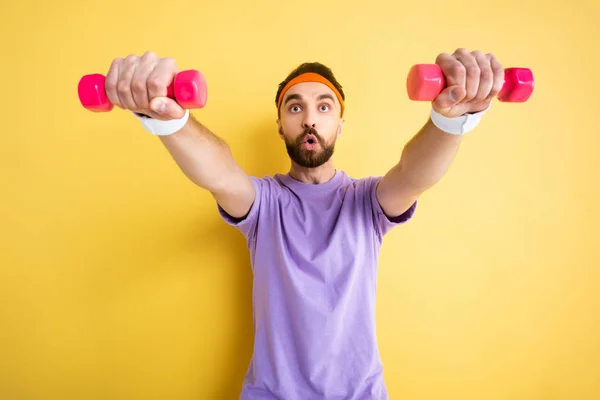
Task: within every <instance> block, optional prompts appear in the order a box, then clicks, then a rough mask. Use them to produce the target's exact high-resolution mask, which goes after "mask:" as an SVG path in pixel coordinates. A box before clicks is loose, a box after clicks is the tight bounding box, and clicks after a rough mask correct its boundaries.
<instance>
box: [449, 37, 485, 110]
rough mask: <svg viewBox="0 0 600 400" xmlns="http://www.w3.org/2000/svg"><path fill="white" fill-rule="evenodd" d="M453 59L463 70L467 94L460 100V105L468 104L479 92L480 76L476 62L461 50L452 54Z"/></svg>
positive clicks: (471, 55)
mask: <svg viewBox="0 0 600 400" xmlns="http://www.w3.org/2000/svg"><path fill="white" fill-rule="evenodd" d="M454 57H455V58H456V59H457V60H458V61H459V62H460V63H461V64H462V65H463V66H464V68H465V89H466V91H467V94H466V96H465V97H464V98H463V99H462V103H466V102H470V101H471V100H473V98H474V97H475V96H476V95H477V91H478V90H479V77H480V74H481V71H480V70H479V65H477V61H476V60H475V57H474V56H473V54H471V53H469V52H468V51H467V50H465V49H462V48H461V49H458V50H456V51H455V52H454Z"/></svg>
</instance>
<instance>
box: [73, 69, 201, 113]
mask: <svg viewBox="0 0 600 400" xmlns="http://www.w3.org/2000/svg"><path fill="white" fill-rule="evenodd" d="M105 81H106V77H105V76H104V75H101V74H90V75H84V76H83V77H82V78H81V79H80V80H79V85H78V87H77V89H78V92H79V101H81V105H82V106H83V107H85V108H87V109H88V110H90V111H94V112H107V111H110V110H112V109H113V107H114V105H113V104H112V103H111V102H110V100H109V99H108V97H107V96H106V89H105ZM207 96H208V89H207V87H206V79H205V78H204V76H203V75H202V74H201V73H200V72H199V71H196V70H193V69H190V70H186V71H181V72H179V73H177V75H176V76H175V79H174V80H173V82H172V83H171V84H170V85H169V87H168V88H167V97H169V98H171V99H173V100H175V101H176V102H177V103H178V104H179V105H180V106H181V107H182V108H186V109H189V108H202V107H204V106H205V105H206V98H207Z"/></svg>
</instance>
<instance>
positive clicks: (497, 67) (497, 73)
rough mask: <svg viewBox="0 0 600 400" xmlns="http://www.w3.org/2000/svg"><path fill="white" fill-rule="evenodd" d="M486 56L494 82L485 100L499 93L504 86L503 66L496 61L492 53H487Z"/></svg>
mask: <svg viewBox="0 0 600 400" xmlns="http://www.w3.org/2000/svg"><path fill="white" fill-rule="evenodd" d="M487 57H488V58H489V60H490V67H491V68H492V72H493V74H494V83H493V84H492V89H491V91H490V94H489V95H488V98H487V100H491V99H493V98H494V97H496V96H497V95H498V93H500V91H501V90H502V87H503V86H504V67H502V65H501V64H500V63H499V62H498V60H497V59H496V56H495V55H494V54H492V53H490V54H487Z"/></svg>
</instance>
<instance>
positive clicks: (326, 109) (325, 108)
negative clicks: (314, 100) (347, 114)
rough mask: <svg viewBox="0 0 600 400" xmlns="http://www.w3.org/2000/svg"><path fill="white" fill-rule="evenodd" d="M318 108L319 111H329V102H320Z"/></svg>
mask: <svg viewBox="0 0 600 400" xmlns="http://www.w3.org/2000/svg"><path fill="white" fill-rule="evenodd" d="M320 109H321V111H323V112H327V111H329V104H321V107H320Z"/></svg>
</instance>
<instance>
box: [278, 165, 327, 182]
mask: <svg viewBox="0 0 600 400" xmlns="http://www.w3.org/2000/svg"><path fill="white" fill-rule="evenodd" d="M289 174H290V176H291V177H292V178H294V179H295V180H297V181H300V182H303V183H308V184H320V183H326V182H329V181H330V180H331V179H332V178H333V176H334V175H335V167H334V166H333V162H332V160H329V161H327V162H326V163H325V164H323V165H321V166H320V167H317V168H306V167H301V166H300V165H298V164H296V163H295V162H293V161H292V166H291V168H290V172H289Z"/></svg>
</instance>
